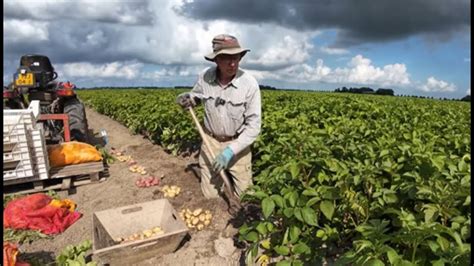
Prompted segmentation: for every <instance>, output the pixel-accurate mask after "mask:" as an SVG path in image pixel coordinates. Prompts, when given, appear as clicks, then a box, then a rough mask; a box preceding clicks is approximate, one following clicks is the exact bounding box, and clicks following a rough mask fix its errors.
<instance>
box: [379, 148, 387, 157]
mask: <svg viewBox="0 0 474 266" xmlns="http://www.w3.org/2000/svg"><path fill="white" fill-rule="evenodd" d="M389 153H390V152H389V151H388V150H382V151H381V152H380V154H379V157H384V156H385V155H388V154H389Z"/></svg>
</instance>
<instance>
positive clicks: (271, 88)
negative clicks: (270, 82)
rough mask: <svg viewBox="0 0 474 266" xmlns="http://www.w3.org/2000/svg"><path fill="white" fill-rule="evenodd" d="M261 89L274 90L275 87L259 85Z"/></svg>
mask: <svg viewBox="0 0 474 266" xmlns="http://www.w3.org/2000/svg"><path fill="white" fill-rule="evenodd" d="M260 89H261V90H276V88H275V87H272V86H267V85H260Z"/></svg>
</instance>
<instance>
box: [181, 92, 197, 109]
mask: <svg viewBox="0 0 474 266" xmlns="http://www.w3.org/2000/svg"><path fill="white" fill-rule="evenodd" d="M176 103H177V104H179V105H181V107H183V108H189V107H194V106H196V104H197V103H196V100H195V99H194V97H192V96H191V94H189V93H182V94H180V95H178V97H177V98H176Z"/></svg>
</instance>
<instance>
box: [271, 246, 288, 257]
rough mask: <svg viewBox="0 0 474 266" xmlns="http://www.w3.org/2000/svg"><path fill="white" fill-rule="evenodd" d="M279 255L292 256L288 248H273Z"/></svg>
mask: <svg viewBox="0 0 474 266" xmlns="http://www.w3.org/2000/svg"><path fill="white" fill-rule="evenodd" d="M273 250H275V252H276V253H278V255H282V256H286V255H288V254H290V249H289V248H288V247H287V246H276V247H274V248H273Z"/></svg>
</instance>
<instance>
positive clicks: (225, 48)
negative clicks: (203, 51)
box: [204, 34, 250, 62]
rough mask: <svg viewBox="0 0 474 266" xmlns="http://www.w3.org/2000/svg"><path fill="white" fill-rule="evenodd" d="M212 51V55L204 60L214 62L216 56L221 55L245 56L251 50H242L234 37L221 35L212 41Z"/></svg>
mask: <svg viewBox="0 0 474 266" xmlns="http://www.w3.org/2000/svg"><path fill="white" fill-rule="evenodd" d="M212 51H213V52H212V53H210V54H208V55H205V56H204V58H206V60H209V61H211V62H214V60H215V58H216V56H218V55H220V54H241V55H242V56H244V55H245V54H246V53H247V52H249V51H250V49H245V48H242V47H241V46H240V44H239V41H238V40H237V38H235V37H234V36H231V35H228V34H219V35H217V36H216V37H214V39H212Z"/></svg>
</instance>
